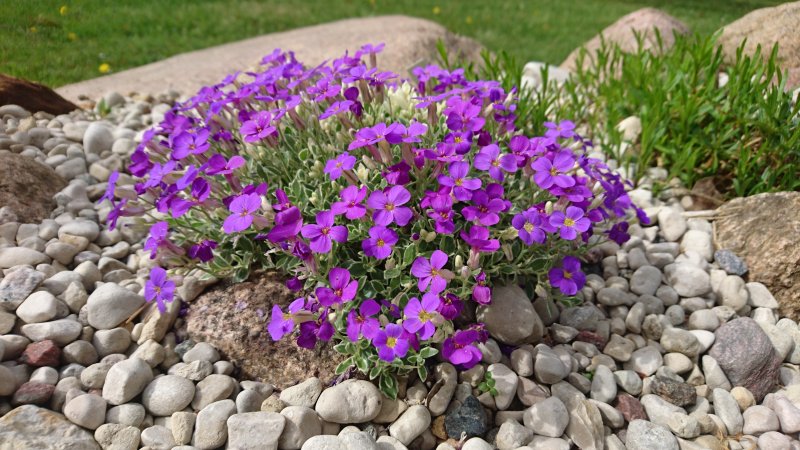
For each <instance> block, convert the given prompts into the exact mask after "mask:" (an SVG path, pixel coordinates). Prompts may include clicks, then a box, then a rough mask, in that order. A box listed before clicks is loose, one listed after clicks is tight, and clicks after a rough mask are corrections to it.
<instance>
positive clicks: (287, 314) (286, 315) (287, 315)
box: [283, 313, 292, 320]
mask: <svg viewBox="0 0 800 450" xmlns="http://www.w3.org/2000/svg"><path fill="white" fill-rule="evenodd" d="M291 318H292V314H291V313H283V320H289V319H291Z"/></svg>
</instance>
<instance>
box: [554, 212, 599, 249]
mask: <svg viewBox="0 0 800 450" xmlns="http://www.w3.org/2000/svg"><path fill="white" fill-rule="evenodd" d="M550 225H552V226H554V227H557V228H559V231H560V232H559V234H560V235H561V238H562V239H566V240H568V241H571V240H573V239H575V238H576V237H577V236H578V232H581V233H583V232H584V231H586V230H588V229H589V227H590V226H591V225H592V222H591V221H590V220H589V219H588V218H586V217H584V216H583V210H582V209H580V208H578V207H577V206H567V213H566V214H564V213H563V212H561V211H554V212H553V215H551V216H550Z"/></svg>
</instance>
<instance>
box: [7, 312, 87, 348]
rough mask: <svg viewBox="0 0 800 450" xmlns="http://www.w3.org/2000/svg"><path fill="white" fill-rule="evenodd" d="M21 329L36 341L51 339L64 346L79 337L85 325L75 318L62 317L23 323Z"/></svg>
mask: <svg viewBox="0 0 800 450" xmlns="http://www.w3.org/2000/svg"><path fill="white" fill-rule="evenodd" d="M20 331H22V334H23V335H25V337H27V338H28V339H30V340H32V341H34V342H38V341H45V340H51V341H53V342H55V343H56V344H57V345H61V346H64V345H67V344H69V343H70V342H72V341H74V340H75V339H77V338H78V336H80V334H81V332H82V331H83V327H82V326H81V324H80V322H77V321H75V320H71V319H60V320H53V321H51V322H42V323H30V324H27V325H23V326H22V328H21V330H20Z"/></svg>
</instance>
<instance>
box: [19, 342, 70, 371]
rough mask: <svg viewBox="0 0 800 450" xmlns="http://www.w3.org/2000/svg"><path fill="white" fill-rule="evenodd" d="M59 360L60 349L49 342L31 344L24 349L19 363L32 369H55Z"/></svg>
mask: <svg viewBox="0 0 800 450" xmlns="http://www.w3.org/2000/svg"><path fill="white" fill-rule="evenodd" d="M60 360H61V349H60V348H59V347H58V345H57V344H56V343H55V342H54V341H51V340H49V339H48V340H44V341H39V342H32V343H30V344H28V346H27V347H25V351H24V352H23V353H22V356H20V362H21V363H23V364H27V365H29V366H33V367H42V366H52V367H57V366H58V363H59V361H60Z"/></svg>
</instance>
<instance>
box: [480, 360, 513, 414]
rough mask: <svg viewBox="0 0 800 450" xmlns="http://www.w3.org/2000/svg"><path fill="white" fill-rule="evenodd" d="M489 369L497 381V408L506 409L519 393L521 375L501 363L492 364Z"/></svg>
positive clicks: (495, 398)
mask: <svg viewBox="0 0 800 450" xmlns="http://www.w3.org/2000/svg"><path fill="white" fill-rule="evenodd" d="M487 370H488V371H489V372H490V373H491V374H492V378H493V379H494V381H495V389H497V395H495V396H494V401H495V404H496V405H497V409H499V410H501V411H502V410H505V409H507V408H508V407H509V406H510V405H511V402H512V401H514V397H515V396H516V394H517V384H518V383H519V377H518V376H517V374H516V373H514V371H512V370H511V369H509V368H508V367H507V366H506V365H504V364H500V363H497V364H492V365H490V366H489V368H488V369H487Z"/></svg>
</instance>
